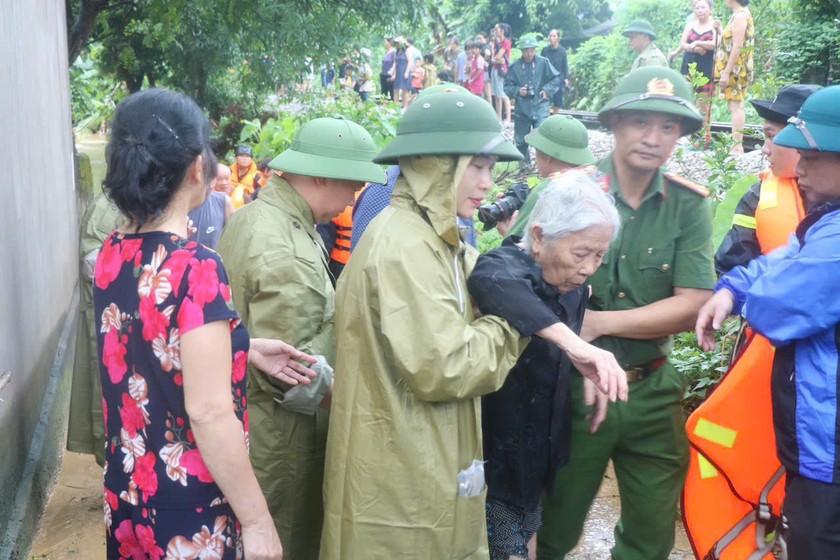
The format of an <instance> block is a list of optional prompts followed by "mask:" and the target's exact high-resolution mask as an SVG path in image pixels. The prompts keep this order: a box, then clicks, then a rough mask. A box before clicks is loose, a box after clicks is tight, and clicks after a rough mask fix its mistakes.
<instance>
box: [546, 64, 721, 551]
mask: <svg viewBox="0 0 840 560" xmlns="http://www.w3.org/2000/svg"><path fill="white" fill-rule="evenodd" d="M692 99H693V92H692V90H691V86H690V85H689V84H688V82H687V81H686V79H685V78H684V77H683V76H681V75H680V74H679V73H678V72H676V71H674V70H671V69H670V68H661V67H656V66H649V67H645V68H640V69H638V70H634V71H633V72H631V73H630V74H628V75H627V76H625V77H624V78H622V79H621V80H620V81H619V82H618V84H617V86H616V90H615V94H614V96H613V98H612V99H611V100H610V101H609V102H608V103H607V105H606V106H605V107H604V108H603V109H602V110H601V112H600V113H598V119H599V120H600V121H601V124H603V125H604V126H605V127H607V128H608V129H610V130H611V132H612V134H613V137H614V138H615V149H614V150H613V152H612V153H611V154H610V155H609V156H607V157H606V158H604V159H603V160H601V161H599V162H598V163H597V167H598V168H599V169H600V170H601V171H602V172H604V173H605V174H606V176H607V179H608V181H609V182H608V184H609V189H610V192H611V193H612V194H613V196H614V197H615V201H616V207H617V208H618V211H619V214H620V215H621V221H622V227H621V231H620V233H619V234H618V237H617V238H616V240H615V241H614V242H613V244H612V245H611V246H610V249H609V250H608V251H607V253H606V254H605V255H604V259H603V264H602V265H601V266H600V267H599V269H598V270H597V271H596V272H595V274H594V275H593V276H592V277H591V278H590V285H591V289H592V295H591V297H590V299H589V303H588V305H587V311H586V315H585V317H584V320H583V328H582V330H581V338H583V339H584V340H587V341H594V344H596V345H597V346H599V347H601V348H603V349H606V350H609V351H611V352H612V353H613V354H614V355H615V357H616V359H617V360H618V363H619V365H621V366H622V368H624V369H625V370H626V372H627V381H628V382H629V383H630V398H629V399H628V401H627V402H621V403H610V405H609V407H607V406H606V404H607V403H605V402H603V401H602V400H600V399H597V397H596V396H595V394H594V392H593V391H592V389H593V388H592V387H587V386H586V384H585V383H584V380H583V378H582V377H580V376H576V377H573V378H572V445H571V457H570V459H569V463H568V464H567V465H566V466H565V467H563V468H561V469H560V471H559V472H558V474H557V477H556V479H555V484H554V491H553V493H551V494H550V495H547V496H545V497H544V498H543V523H544V525H543V528H542V530H541V531H540V533H539V541H538V549H539V556H540V558H546V559H552V560H556V559H562V558H564V557H565V555H566V554H568V552H569V551H570V550H571V549H572V548H573V547H574V546H575V544H576V543H577V541H578V539H579V538H580V535H581V533H582V531H583V523H584V519H585V518H586V514H587V512H588V510H589V506H590V505H591V504H592V501H593V500H594V498H595V495H596V493H597V492H598V487H599V486H600V485H601V480H602V478H603V474H604V472H605V470H606V468H607V464H608V462H609V461H610V460H612V463H613V466H614V468H615V474H616V478H617V480H618V487H619V492H620V493H621V521H620V522H619V523H618V525H617V526H616V530H615V540H616V542H615V546H614V547H613V549H612V550H611V556H612V558H614V559H615V560H631V559H641V558H644V559H645V560H666V559H667V558H668V554H669V552H670V551H671V548H672V547H673V545H674V518H675V516H676V508H677V502H678V500H679V496H680V491H681V490H682V486H683V482H684V480H685V475H686V470H687V468H688V457H689V456H688V439H687V437H686V434H685V427H684V418H683V412H682V407H681V401H682V397H683V392H684V390H685V379H684V378H683V377H682V375H681V374H680V373H679V372H677V371H676V369H675V368H674V366H673V365H672V364H671V363H670V361H669V360H668V354H669V353H670V350H671V335H673V334H675V333H679V332H683V331H686V330H690V329H691V328H692V326H693V324H694V321H695V319H696V316H697V312H698V310H699V309H700V307H701V306H702V305H703V303H705V301H706V300H707V299H708V298H709V296H710V295H711V288H712V287H713V286H714V283H715V274H714V267H713V261H712V242H711V234H712V215H711V210H710V205H709V200H708V198H707V197H708V191H707V190H706V189H705V188H703V187H701V186H699V185H696V184H694V183H692V182H691V181H689V180H687V179H684V178H681V177H676V176H674V175H670V174H667V173H665V171H664V169H663V166H664V165H665V163H666V161H667V160H668V158H669V157H670V156H671V153H672V152H673V150H674V148H675V146H676V145H677V141H678V140H679V139H680V137H681V136H685V135H688V134H691V133H692V132H694V131H696V130H698V129H699V128H700V127H702V126H703V116H702V115H701V114H700V113H699V112H698V111H697V108H696V107H695V106H694V104H693V103H692ZM587 403H588V404H587ZM593 403H595V404H596V405H597V406H596V407H595V408H594V410H593V409H592V406H591V405H592V404H593ZM596 430H597V431H596Z"/></svg>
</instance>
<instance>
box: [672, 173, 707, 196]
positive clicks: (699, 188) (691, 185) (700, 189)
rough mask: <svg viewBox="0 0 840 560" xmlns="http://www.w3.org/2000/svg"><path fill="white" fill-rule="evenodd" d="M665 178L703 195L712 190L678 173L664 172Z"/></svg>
mask: <svg viewBox="0 0 840 560" xmlns="http://www.w3.org/2000/svg"><path fill="white" fill-rule="evenodd" d="M665 178H666V179H667V180H668V182H669V183H674V184H675V185H679V186H681V187H683V188H686V189H688V190H690V191H692V192H695V193H697V194H699V195H700V196H703V197H708V196H709V195H710V194H712V192H711V191H710V190H709V189H707V188H706V187H704V186H703V185H701V184H700V183H695V182H694V181H692V180H691V179H688V178H686V177H681V176H679V175H674V174H673V173H666V174H665Z"/></svg>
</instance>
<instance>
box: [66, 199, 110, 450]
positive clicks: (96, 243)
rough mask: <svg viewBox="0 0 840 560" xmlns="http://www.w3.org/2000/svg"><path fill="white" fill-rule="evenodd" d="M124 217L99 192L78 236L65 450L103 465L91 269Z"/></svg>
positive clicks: (100, 399)
mask: <svg viewBox="0 0 840 560" xmlns="http://www.w3.org/2000/svg"><path fill="white" fill-rule="evenodd" d="M123 221H124V218H123V216H122V214H120V211H119V210H117V207H116V206H114V205H113V204H111V201H110V200H109V199H108V197H107V196H105V195H104V194H100V195H99V196H97V197H96V198H95V199H94V200H93V201H92V202H91V203H90V205H89V206H88V208H87V210H86V211H85V214H84V216H83V217H82V231H81V235H80V236H79V291H80V295H81V298H80V301H79V326H78V329H77V330H76V355H75V357H74V361H73V388H72V389H71V391H70V421H69V423H68V426H67V450H68V451H75V452H76V453H91V454H93V456H94V457H96V462H97V463H99V465H100V466H104V465H105V419H104V416H103V414H102V389H101V386H100V384H99V359H98V353H97V349H96V332H97V328H96V327H97V324H98V320H97V319H98V318H97V317H95V316H94V312H93V270H94V267H95V265H96V256H97V255H98V254H99V248H100V247H101V246H102V244H103V243H104V242H105V239H107V237H108V236H109V235H110V234H111V232H112V231H114V230H115V229H116V228H117V227H118V226H119V225H120V224H121V223H122V222H123Z"/></svg>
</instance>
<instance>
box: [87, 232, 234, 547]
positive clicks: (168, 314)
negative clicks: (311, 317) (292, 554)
mask: <svg viewBox="0 0 840 560" xmlns="http://www.w3.org/2000/svg"><path fill="white" fill-rule="evenodd" d="M94 308H95V313H96V317H97V320H98V327H99V328H98V331H99V332H98V334H97V336H98V347H99V358H100V362H99V370H100V378H101V381H102V399H103V403H102V406H103V410H104V416H105V433H106V438H107V442H106V449H105V458H106V463H105V503H104V511H105V525H106V531H107V549H108V558H109V559H111V558H115V559H116V558H120V559H122V558H131V559H138V558H151V559H155V560H157V559H161V558H179V559H192V558H217V559H221V558H226V559H227V558H241V557H242V555H243V554H242V545H241V529H240V526H239V523H238V521H237V520H236V517H235V516H234V514H233V511H232V509H231V508H230V506H229V505H228V504H227V501H226V500H225V498H224V496H223V495H222V492H221V490H220V489H219V487H218V486H217V485H216V483H215V482H214V480H213V477H212V475H211V474H210V472H209V471H208V470H207V467H206V465H205V464H204V460H203V459H202V456H201V452H200V451H199V449H198V447H197V446H196V442H195V437H194V436H193V433H192V430H191V428H190V420H189V417H188V416H187V412H186V407H185V404H184V389H183V377H182V373H181V360H180V337H181V335H183V334H184V333H186V332H189V331H190V330H192V329H194V328H196V327H200V326H202V325H204V324H207V323H211V322H213V321H219V320H225V321H229V323H230V329H231V341H232V356H233V363H232V372H233V373H232V378H231V391H232V402H233V405H234V409H235V412H236V416H237V418H239V420H240V421H241V422H242V426H243V432H244V434H245V438H246V443H247V437H248V413H247V410H246V397H245V373H246V368H247V361H248V344H249V339H248V333H247V331H246V330H245V327H244V326H243V325H242V324H241V323H240V320H239V316H238V315H237V313H236V311H235V309H234V307H233V302H232V301H231V295H230V288H229V286H228V279H227V275H226V272H225V270H224V266H223V265H222V261H221V258H220V257H219V255H217V254H216V253H215V252H213V251H211V250H210V249H207V248H206V247H204V246H203V245H199V244H197V243H195V242H194V241H188V240H186V239H183V238H181V237H179V236H177V235H175V234H172V233H167V232H151V233H141V234H123V233H119V232H114V233H112V234H111V235H110V236H109V237H108V239H107V240H106V241H105V243H104V245H103V247H102V250H101V251H100V253H99V257H98V259H97V261H96V271H95V287H94Z"/></svg>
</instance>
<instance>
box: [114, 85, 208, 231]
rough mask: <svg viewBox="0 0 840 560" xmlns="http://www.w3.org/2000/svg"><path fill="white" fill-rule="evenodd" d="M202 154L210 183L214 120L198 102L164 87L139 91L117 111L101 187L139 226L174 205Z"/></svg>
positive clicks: (205, 171)
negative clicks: (205, 113)
mask: <svg viewBox="0 0 840 560" xmlns="http://www.w3.org/2000/svg"><path fill="white" fill-rule="evenodd" d="M198 156H203V161H202V163H203V165H202V171H203V173H204V179H205V181H206V182H207V184H208V185H209V184H210V181H212V180H213V178H214V177H215V176H216V163H217V160H216V156H215V155H213V150H212V149H211V148H210V122H209V121H208V120H207V117H206V116H205V115H204V113H203V112H202V111H201V108H200V107H199V106H198V105H197V104H196V102H195V101H193V100H192V99H191V98H189V97H188V96H186V95H184V94H183V93H178V92H174V91H170V90H167V89H162V88H153V89H148V90H144V91H140V92H138V93H134V94H132V95H129V96H128V97H126V98H125V99H123V100H122V101H121V102H120V103H119V105H117V108H116V111H115V112H114V118H113V121H112V122H111V138H110V140H109V141H108V145H107V147H106V148H105V159H106V162H107V164H108V171H107V173H106V174H105V180H104V181H103V184H102V188H103V190H104V191H105V193H106V194H107V195H108V197H109V198H110V199H111V200H112V201H113V202H114V204H116V205H117V208H119V209H120V211H121V212H122V213H123V214H124V215H126V216H128V217H129V218H130V219H131V222H132V225H134V226H136V227H137V228H138V229H139V228H140V227H141V226H142V225H143V224H145V223H146V222H148V221H149V220H151V219H153V218H156V217H157V216H160V214H161V213H162V212H163V210H164V209H165V208H166V207H167V206H168V205H169V203H170V201H171V200H172V196H173V195H174V194H175V193H176V192H177V191H178V189H179V188H180V186H181V183H182V181H183V180H184V176H185V175H186V172H187V169H188V168H189V166H190V165H192V164H193V162H194V161H195V158H197V157H198Z"/></svg>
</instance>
